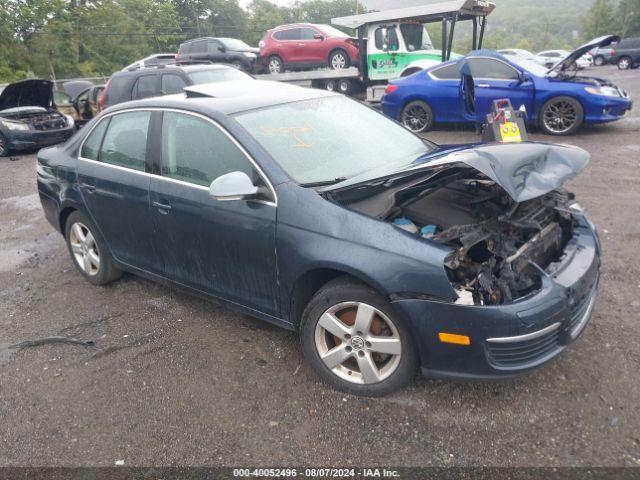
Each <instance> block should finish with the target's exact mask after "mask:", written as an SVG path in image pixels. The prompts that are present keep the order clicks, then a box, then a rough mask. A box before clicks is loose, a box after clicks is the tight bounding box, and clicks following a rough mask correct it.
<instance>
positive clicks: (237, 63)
mask: <svg viewBox="0 0 640 480" xmlns="http://www.w3.org/2000/svg"><path fill="white" fill-rule="evenodd" d="M231 66H232V67H233V68H237V69H238V70H242V71H243V72H244V71H245V69H244V65H243V64H242V62H241V61H240V60H233V61H232V62H231Z"/></svg>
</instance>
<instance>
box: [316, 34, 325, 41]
mask: <svg viewBox="0 0 640 480" xmlns="http://www.w3.org/2000/svg"><path fill="white" fill-rule="evenodd" d="M313 39H314V40H324V35H322V34H320V33H316V34H315V35H314V36H313Z"/></svg>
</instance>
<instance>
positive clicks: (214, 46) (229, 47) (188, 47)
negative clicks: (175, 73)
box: [176, 37, 260, 72]
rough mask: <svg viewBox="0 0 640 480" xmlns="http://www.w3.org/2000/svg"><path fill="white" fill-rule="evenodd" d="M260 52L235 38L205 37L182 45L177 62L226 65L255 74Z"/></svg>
mask: <svg viewBox="0 0 640 480" xmlns="http://www.w3.org/2000/svg"><path fill="white" fill-rule="evenodd" d="M259 53H260V50H259V49H257V48H254V47H250V46H249V45H247V44H246V43H244V42H243V41H242V40H238V39H235V38H215V37H205V38H196V39H194V40H188V41H186V42H184V43H182V44H180V49H179V50H178V55H176V61H178V62H194V61H197V62H211V63H226V64H229V65H233V66H234V67H236V68H238V69H241V70H244V71H246V72H254V71H255V70H256V63H257V60H258V54H259Z"/></svg>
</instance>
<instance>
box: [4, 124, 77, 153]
mask: <svg viewBox="0 0 640 480" xmlns="http://www.w3.org/2000/svg"><path fill="white" fill-rule="evenodd" d="M74 133H75V128H74V127H67V128H63V129H59V130H26V131H20V132H11V134H10V136H9V137H8V138H7V145H8V147H9V149H10V150H13V151H22V150H36V149H38V148H42V147H49V146H51V145H56V144H58V143H62V142H65V141H67V139H69V138H70V137H71V136H72V135H73V134H74Z"/></svg>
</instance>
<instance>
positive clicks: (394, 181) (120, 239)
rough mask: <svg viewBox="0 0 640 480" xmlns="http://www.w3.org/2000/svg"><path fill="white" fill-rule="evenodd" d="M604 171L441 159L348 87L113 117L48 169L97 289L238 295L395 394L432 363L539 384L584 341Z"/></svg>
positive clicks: (534, 158) (47, 207) (47, 163)
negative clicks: (126, 285)
mask: <svg viewBox="0 0 640 480" xmlns="http://www.w3.org/2000/svg"><path fill="white" fill-rule="evenodd" d="M327 152H330V155H328V154H327ZM588 160H589V155H588V154H587V153H586V152H585V151H584V150H581V149H579V148H577V147H573V146H569V145H553V144H545V143H524V144H493V145H470V146H467V145H460V146H449V147H438V146H437V145H435V144H432V143H430V142H427V141H425V140H423V139H422V138H420V137H418V136H415V135H414V134H412V133H411V132H409V131H408V130H406V129H404V128H402V127H401V126H400V125H398V124H397V123H395V122H392V121H390V120H388V119H386V118H385V117H383V116H382V115H380V114H379V113H378V112H376V111H375V110H373V109H370V108H368V107H366V106H364V105H362V104H361V103H359V102H356V101H355V100H352V99H350V98H348V97H346V96H343V95H340V94H337V93H330V92H327V91H322V90H317V89H305V88H301V87H297V86H293V85H286V84H281V83H275V82H253V83H252V82H225V83H218V84H211V85H200V86H195V87H188V88H187V89H186V94H183V95H173V96H171V97H170V98H167V97H155V98H152V99H147V100H143V101H137V102H132V103H127V104H122V105H118V106H116V107H114V108H112V109H111V110H109V111H106V112H103V113H102V114H101V115H99V116H98V117H97V118H96V119H94V120H92V122H91V123H90V124H89V125H87V126H86V127H85V128H84V129H82V130H81V131H80V132H79V133H78V134H77V135H76V137H74V140H73V141H71V142H69V143H67V144H65V145H64V146H60V147H55V148H51V149H45V150H41V151H40V153H39V155H38V168H37V175H38V191H39V194H40V199H41V202H42V205H43V208H44V212H45V215H46V218H47V219H48V221H49V222H50V223H51V225H53V227H54V228H55V229H57V230H58V231H60V232H61V233H63V235H64V238H65V239H66V242H67V246H68V249H69V253H70V256H71V259H72V261H73V263H74V265H75V267H76V268H77V269H78V271H79V273H80V274H81V275H82V276H83V277H84V278H85V279H86V280H88V281H89V282H91V283H92V284H95V285H103V284H106V283H109V282H112V281H114V280H116V279H117V278H118V277H119V276H120V274H121V272H122V271H125V270H126V271H128V272H132V273H135V274H138V275H141V276H144V277H147V278H150V279H155V280H161V281H163V282H167V283H169V284H171V285H173V286H175V287H176V288H180V289H184V290H186V291H190V292H192V293H195V294H198V295H201V296H204V297H207V298H211V299H215V300H221V301H224V302H225V303H226V304H228V305H229V306H231V307H232V308H235V309H237V310H239V311H241V312H245V313H248V314H250V315H253V316H256V317H258V318H262V319H264V320H266V321H268V322H271V323H273V324H276V325H279V326H281V327H284V328H286V329H290V330H294V331H297V332H298V333H299V335H300V338H301V342H302V348H303V350H304V353H305V355H306V357H307V359H308V360H309V362H310V363H311V365H312V366H313V367H314V368H315V369H316V371H317V372H318V374H319V375H320V376H321V377H322V378H324V379H325V380H326V381H328V382H329V383H330V384H332V385H334V386H335V387H337V388H340V389H343V390H345V391H348V392H351V393H353V394H358V395H382V394H386V393H389V392H391V391H393V390H395V389H397V388H400V387H401V386H403V385H405V384H407V383H408V382H410V381H411V380H412V378H413V377H414V374H415V371H416V370H417V369H418V367H421V368H422V371H423V372H424V373H425V374H427V375H431V376H436V377H451V378H465V377H466V378H473V379H480V378H499V377H508V376H512V375H515V374H518V373H524V372H527V371H530V370H531V369H533V368H534V367H536V366H539V365H541V364H542V363H544V362H547V361H549V360H550V359H551V358H553V357H555V356H556V355H558V354H559V353H560V352H562V351H563V350H564V349H565V348H566V347H567V346H568V345H569V344H571V343H572V342H573V341H574V340H575V339H576V338H577V337H578V336H579V335H580V333H581V332H582V331H583V330H584V327H585V325H586V324H587V322H588V320H589V317H590V316H591V312H592V310H593V306H594V302H595V296H596V292H597V288H598V276H599V265H600V260H599V258H600V249H599V244H598V238H597V235H596V233H595V230H594V227H593V225H592V224H591V223H590V222H589V221H588V220H587V219H586V217H585V216H584V213H583V212H582V210H581V208H580V207H579V205H578V204H577V203H575V200H574V199H573V196H572V195H571V194H569V193H567V192H566V191H564V190H562V189H561V185H562V183H563V182H564V181H565V180H567V179H569V178H572V177H574V176H575V175H576V174H578V173H579V172H580V171H581V170H582V169H583V168H584V167H585V166H586V164H587V162H588ZM522 171H526V172H527V175H520V174H519V173H518V172H522ZM114 212H118V214H117V215H114ZM531 219H535V221H532V220H531Z"/></svg>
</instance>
